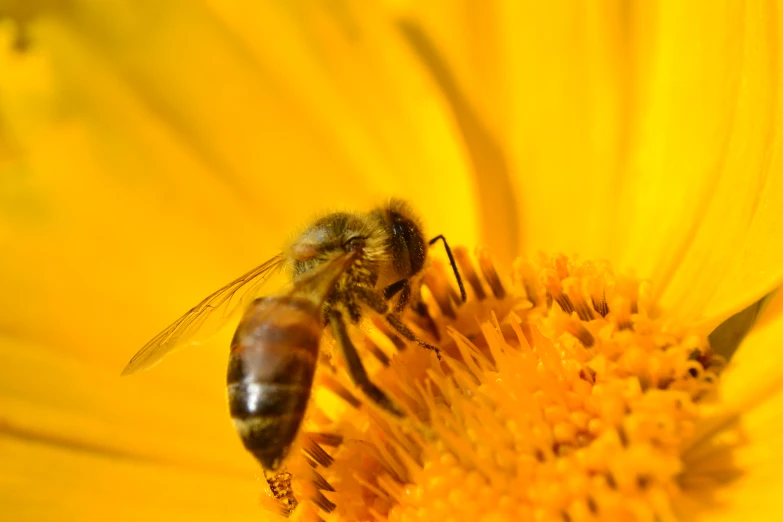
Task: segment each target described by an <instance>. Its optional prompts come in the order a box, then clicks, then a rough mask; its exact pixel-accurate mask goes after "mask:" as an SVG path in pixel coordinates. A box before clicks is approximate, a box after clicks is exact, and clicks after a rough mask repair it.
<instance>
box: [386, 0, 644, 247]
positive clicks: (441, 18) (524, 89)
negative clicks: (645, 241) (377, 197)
mask: <svg viewBox="0 0 783 522" xmlns="http://www.w3.org/2000/svg"><path fill="white" fill-rule="evenodd" d="M389 3H391V4H394V9H396V10H397V13H398V16H399V17H401V18H402V19H404V20H405V21H406V23H408V24H409V25H410V24H411V23H413V22H415V23H416V24H418V26H420V27H421V28H422V31H423V32H425V33H426V35H427V37H428V38H429V39H430V40H431V41H432V42H433V43H432V45H433V47H436V48H437V49H438V50H439V52H440V53H441V54H442V60H441V61H440V62H434V61H432V62H434V63H435V65H431V68H432V69H434V70H435V74H436V75H437V69H436V65H437V67H439V68H442V69H445V68H450V70H453V75H454V77H455V80H454V83H455V84H456V87H454V88H453V89H454V90H457V89H458V90H459V92H460V93H463V97H464V99H462V98H459V99H458V100H457V101H458V102H459V103H457V102H454V101H453V99H454V98H455V96H454V95H450V94H449V92H448V90H447V89H444V90H445V91H446V92H445V95H446V96H447V97H449V98H450V99H452V104H453V105H454V106H455V109H454V110H455V115H456V118H457V120H458V122H459V123H460V125H461V127H462V129H463V134H464V135H465V136H466V143H467V145H468V147H472V148H474V149H477V150H475V151H474V156H475V157H478V158H484V162H483V163H477V164H476V165H475V168H476V171H477V173H478V175H479V176H483V177H489V178H490V179H493V177H497V176H498V171H499V170H501V169H505V175H506V176H507V177H508V178H510V179H509V180H508V181H506V184H505V185H503V184H500V183H498V185H499V186H500V187H501V188H500V192H501V194H495V195H494V200H489V201H488V202H487V204H488V205H495V206H496V207H503V206H505V205H506V203H505V198H508V197H509V194H508V193H509V192H511V193H513V200H514V201H515V205H516V207H517V210H515V212H516V213H517V215H518V216H519V217H520V219H521V227H520V229H519V230H518V234H519V240H518V241H519V244H521V248H522V250H527V251H528V252H529V251H537V250H540V249H541V250H546V251H567V252H573V251H576V252H579V253H580V254H581V255H583V256H585V257H595V256H600V257H603V256H613V255H614V252H615V250H616V247H617V245H618V242H617V241H616V238H615V237H613V235H612V230H613V229H614V227H615V226H616V222H617V220H618V215H617V214H616V212H615V208H616V202H617V198H618V196H617V194H618V191H619V189H620V181H621V178H620V176H621V173H622V168H623V166H624V162H625V156H624V155H625V154H626V148H627V143H626V141H627V138H626V134H627V130H628V125H629V121H630V120H629V118H630V116H629V115H630V110H631V107H630V103H631V102H632V99H631V97H630V82H631V78H630V74H629V70H630V63H631V53H630V52H629V51H628V49H629V48H630V46H631V42H629V38H630V36H631V35H629V33H628V30H627V27H626V26H625V19H624V17H625V10H626V9H627V7H626V4H627V3H626V2H603V3H599V4H595V3H590V4H584V5H581V6H575V5H574V4H573V3H572V2H560V3H558V2H555V3H552V2H512V1H488V2H470V1H466V2H458V3H455V2H389ZM411 20H412V21H413V22H411ZM464 106H467V107H469V108H472V109H473V110H474V112H475V113H476V117H475V120H476V121H473V120H471V119H470V118H467V117H462V118H460V110H463V111H464V109H463V107H464ZM475 127H479V128H481V127H486V134H487V135H488V136H489V137H490V138H491V139H493V140H495V142H496V144H497V145H496V146H498V147H499V148H500V151H499V152H498V153H497V154H496V155H495V156H492V155H491V154H488V153H487V150H486V149H487V148H489V145H487V143H488V140H483V141H482V140H478V139H474V140H473V141H471V140H470V139H469V137H470V136H471V134H476V133H477V131H475V130H474V128H475ZM489 143H490V144H491V143H492V142H491V141H489Z"/></svg>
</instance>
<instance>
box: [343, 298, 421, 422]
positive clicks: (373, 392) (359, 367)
mask: <svg viewBox="0 0 783 522" xmlns="http://www.w3.org/2000/svg"><path fill="white" fill-rule="evenodd" d="M329 324H331V325H332V332H334V337H335V339H336V340H337V344H338V345H339V346H340V349H341V350H342V353H343V358H344V359H345V363H346V365H347V367H348V374H349V375H350V376H351V379H352V380H353V382H354V383H355V384H356V385H357V386H358V387H359V388H361V390H362V391H363V392H364V394H365V395H367V397H369V398H370V399H371V400H372V401H373V402H374V403H376V404H377V405H378V406H380V407H381V408H383V409H384V410H386V411H388V412H389V413H392V414H394V415H396V416H398V417H404V416H405V414H404V413H403V412H402V410H400V409H399V408H398V407H397V406H396V405H395V404H394V402H392V400H391V399H389V397H388V396H387V395H386V394H385V393H383V391H382V390H381V389H380V388H378V386H376V385H375V383H373V382H372V381H371V380H370V377H369V376H368V375H367V370H365V369H364V364H362V359H361V357H359V353H358V352H357V351H356V346H354V344H353V341H351V337H350V336H349V335H348V329H347V327H346V326H345V318H344V317H343V314H342V313H341V312H340V311H339V310H335V309H332V310H330V312H329Z"/></svg>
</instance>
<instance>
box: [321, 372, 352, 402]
mask: <svg viewBox="0 0 783 522" xmlns="http://www.w3.org/2000/svg"><path fill="white" fill-rule="evenodd" d="M320 379H321V384H323V385H324V386H325V387H326V388H328V389H329V390H330V391H331V392H332V393H334V394H335V395H337V396H338V397H340V398H341V399H342V400H344V401H345V402H347V403H348V404H350V405H351V406H353V407H354V408H358V407H359V406H361V405H362V401H360V400H359V399H357V398H356V396H355V395H354V394H352V393H351V392H350V391H348V388H346V387H345V386H343V385H342V384H341V383H340V382H339V381H338V380H337V379H335V378H334V377H333V376H331V375H329V374H328V373H326V372H323V373H322V374H321V377H320Z"/></svg>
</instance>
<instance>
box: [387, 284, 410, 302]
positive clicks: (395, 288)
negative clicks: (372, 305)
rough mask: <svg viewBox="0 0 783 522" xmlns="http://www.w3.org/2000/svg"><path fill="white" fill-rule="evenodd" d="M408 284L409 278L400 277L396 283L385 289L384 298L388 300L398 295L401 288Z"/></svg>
mask: <svg viewBox="0 0 783 522" xmlns="http://www.w3.org/2000/svg"><path fill="white" fill-rule="evenodd" d="M407 284H408V280H407V279H400V280H399V281H397V282H396V283H392V284H390V285H389V286H387V287H386V288H384V289H383V298H384V299H386V300H387V301H388V300H389V299H391V298H392V297H394V296H395V295H397V294H398V293H399V292H400V290H402V289H403V288H404V287H405V285H407Z"/></svg>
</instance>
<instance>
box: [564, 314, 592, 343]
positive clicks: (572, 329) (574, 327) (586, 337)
mask: <svg viewBox="0 0 783 522" xmlns="http://www.w3.org/2000/svg"><path fill="white" fill-rule="evenodd" d="M566 331H567V332H568V333H570V334H571V335H573V336H574V337H576V338H577V340H578V341H579V342H580V343H582V346H584V347H585V348H590V347H591V346H593V345H594V344H595V338H594V337H593V334H591V333H590V331H589V330H588V329H587V328H585V325H583V324H582V323H581V322H579V321H576V320H574V319H572V318H569V321H568V323H566Z"/></svg>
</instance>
